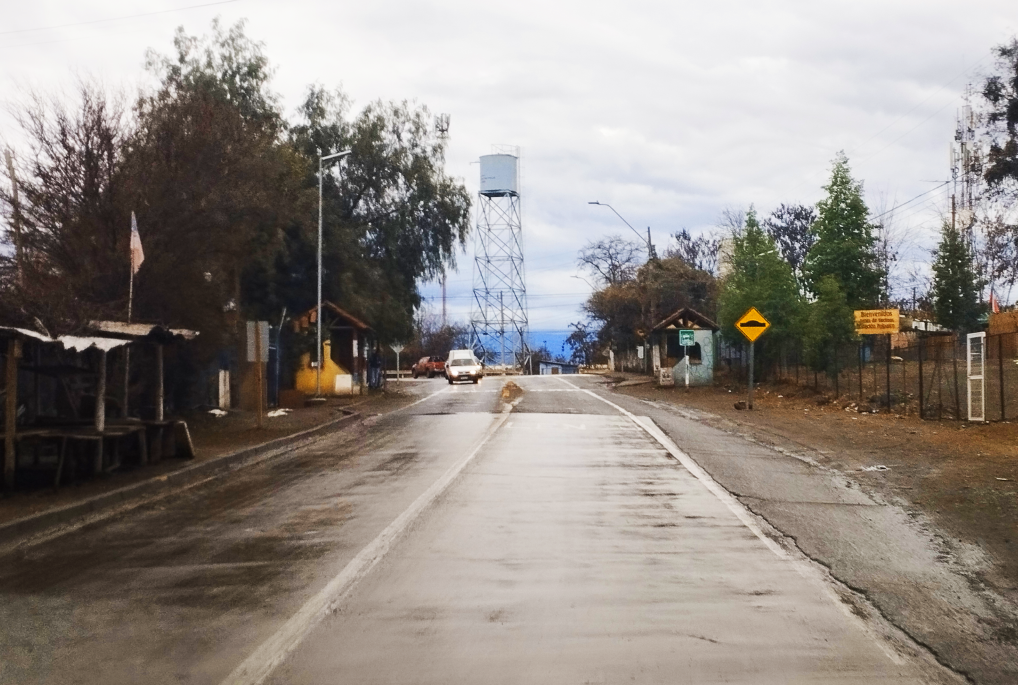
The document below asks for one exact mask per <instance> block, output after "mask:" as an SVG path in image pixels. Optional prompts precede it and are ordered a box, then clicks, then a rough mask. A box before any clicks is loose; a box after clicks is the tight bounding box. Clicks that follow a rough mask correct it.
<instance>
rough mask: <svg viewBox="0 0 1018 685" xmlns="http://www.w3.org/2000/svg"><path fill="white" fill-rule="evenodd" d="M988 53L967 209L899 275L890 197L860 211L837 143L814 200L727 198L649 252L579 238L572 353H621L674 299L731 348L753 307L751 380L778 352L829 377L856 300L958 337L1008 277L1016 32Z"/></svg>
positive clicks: (1013, 253) (1011, 274) (1014, 194)
mask: <svg viewBox="0 0 1018 685" xmlns="http://www.w3.org/2000/svg"><path fill="white" fill-rule="evenodd" d="M995 52H996V56H997V60H996V63H995V66H994V68H993V71H992V72H991V73H990V74H989V75H987V76H986V77H985V78H984V80H983V82H982V84H981V90H980V97H979V101H978V102H977V103H976V105H977V106H976V112H977V114H976V121H977V128H978V130H977V137H978V140H979V142H980V149H981V150H983V151H984V152H983V153H982V154H981V156H980V155H976V156H973V157H972V159H975V160H976V161H975V162H971V161H970V162H969V163H970V165H972V168H971V169H970V171H972V172H974V173H976V175H977V177H978V179H979V184H978V186H979V191H978V194H977V195H978V196H977V197H976V211H975V212H974V214H973V215H971V216H965V217H962V218H961V219H959V218H958V214H959V213H952V211H951V209H950V208H946V209H945V212H944V215H943V216H944V219H943V222H942V228H941V237H940V241H939V243H938V245H937V246H936V248H935V249H933V250H932V251H930V252H929V253H928V254H929V262H928V268H927V269H925V270H924V269H920V272H916V270H915V269H911V270H908V271H907V272H904V273H903V272H902V269H901V267H900V264H899V260H900V257H901V250H902V249H903V245H904V244H906V243H907V242H908V241H910V240H912V239H913V236H909V235H903V230H904V229H902V228H901V227H899V226H896V225H895V224H894V209H893V208H891V209H889V210H885V211H882V212H879V213H876V214H875V213H874V212H873V211H872V210H871V208H870V207H869V206H868V205H867V203H866V200H865V197H864V191H863V184H862V182H861V181H860V180H857V179H856V178H855V177H854V176H853V174H852V170H851V166H850V161H849V159H848V157H847V156H846V155H845V154H844V153H839V154H838V155H837V156H836V157H835V158H834V160H833V161H832V165H831V171H830V176H829V180H828V182H827V184H826V185H824V186H823V189H824V197H823V199H821V200H820V201H819V202H818V203H817V204H816V205H815V206H808V205H801V204H795V203H788V204H781V205H780V206H778V207H777V208H776V209H774V210H773V211H772V212H771V213H770V214H769V215H767V216H766V217H763V218H761V217H760V215H759V213H758V211H757V210H756V209H755V208H754V207H752V206H751V207H749V208H748V209H746V210H742V209H727V210H725V211H724V212H723V213H722V215H721V217H720V219H719V221H718V225H717V227H716V229H715V230H714V231H710V232H707V233H704V234H701V235H697V236H693V235H691V234H690V232H689V231H688V230H686V229H681V230H679V231H676V232H674V233H673V234H672V235H671V239H670V243H669V248H668V249H667V250H666V251H665V254H664V256H663V257H661V258H656V257H654V256H652V255H650V256H648V255H646V254H645V252H646V251H645V250H644V249H642V247H641V246H640V245H639V244H638V243H634V242H632V241H629V240H626V239H624V238H622V237H621V236H612V237H610V238H607V239H602V240H598V241H592V242H590V243H588V244H587V245H586V246H585V247H584V248H583V249H582V250H581V251H580V253H579V257H578V265H579V266H580V268H581V269H583V270H584V271H586V273H587V274H588V275H589V276H590V277H592V278H593V279H595V281H596V283H595V285H596V286H597V287H596V289H595V291H594V292H593V293H592V294H591V296H590V297H589V299H588V300H587V302H586V304H585V305H584V308H583V309H584V312H585V314H586V320H585V321H580V322H577V323H574V324H572V327H573V331H574V332H573V335H571V336H570V338H569V340H568V344H569V345H570V347H571V349H572V353H573V360H574V361H577V362H581V363H587V364H591V363H604V361H605V356H606V354H607V350H609V349H611V350H613V351H614V353H615V355H616V357H619V356H620V355H621V356H623V357H624V358H625V357H627V356H628V358H629V359H630V360H633V359H634V357H635V355H634V354H633V351H634V350H635V348H636V347H637V346H638V345H642V344H644V341H645V340H646V336H647V334H648V333H649V331H650V330H652V328H653V326H654V325H655V324H656V323H658V322H659V321H661V320H662V319H663V318H664V317H666V316H668V315H669V314H670V313H672V312H673V311H675V310H676V309H678V308H680V307H691V308H693V309H696V310H697V311H699V312H701V313H702V314H705V315H706V316H708V317H709V318H711V319H713V320H715V321H716V322H717V323H718V324H719V325H720V327H721V336H722V340H723V341H724V343H726V344H727V345H728V349H730V350H735V351H736V352H735V353H736V354H737V355H739V356H741V352H739V350H741V348H742V347H743V346H744V339H743V337H742V335H741V334H740V333H739V332H738V331H737V330H736V329H735V326H734V324H735V321H736V320H737V319H738V318H739V317H740V316H741V315H742V314H743V313H744V312H745V311H746V310H748V309H749V307H751V306H755V307H757V309H759V310H760V312H761V313H762V314H763V315H764V317H765V318H767V319H768V320H769V321H770V322H771V324H772V327H771V329H769V330H768V332H767V334H766V335H765V336H763V337H762V338H761V339H760V340H758V341H757V344H756V355H757V359H758V360H759V361H760V371H761V372H762V374H763V376H764V377H766V376H767V375H768V374H770V375H773V374H775V373H777V372H778V370H779V369H781V368H783V367H787V365H788V363H789V358H790V356H794V358H795V363H796V364H799V363H804V364H805V365H806V366H807V367H808V368H809V369H810V370H811V371H813V372H814V373H820V374H827V375H828V376H831V377H834V376H835V375H836V374H837V373H838V371H839V369H840V368H841V367H842V366H843V364H844V363H845V362H846V360H845V359H839V354H841V355H842V356H843V355H844V352H843V351H844V350H846V349H848V348H849V347H851V348H853V349H854V348H855V346H856V345H858V344H859V343H861V342H864V341H860V339H859V337H858V336H857V335H856V333H855V326H854V321H853V310H857V309H883V308H898V309H899V310H901V311H902V312H903V313H908V314H909V315H910V316H911V318H913V319H915V320H921V321H926V322H929V323H930V324H932V325H936V326H939V327H940V328H941V329H944V330H949V331H953V332H955V333H956V334H958V335H961V334H964V333H967V332H972V331H975V330H979V329H981V327H983V326H985V322H986V318H987V315H988V314H989V312H990V309H991V308H992V306H993V305H991V303H990V299H991V293H992V294H993V299H994V300H995V302H1000V301H1003V302H1005V303H1006V302H1008V301H1010V295H1011V292H1012V290H1013V288H1014V286H1015V284H1016V283H1018V38H1012V39H1011V40H1010V41H1009V42H1007V43H1005V44H1003V45H1000V46H998V47H997V48H996V49H995ZM1004 308H1005V309H1007V308H1008V307H1006V306H1005V307H1004ZM1011 308H1013V305H1012V306H1011ZM848 361H849V362H850V361H851V360H850V359H849V360H848ZM633 368H636V365H633Z"/></svg>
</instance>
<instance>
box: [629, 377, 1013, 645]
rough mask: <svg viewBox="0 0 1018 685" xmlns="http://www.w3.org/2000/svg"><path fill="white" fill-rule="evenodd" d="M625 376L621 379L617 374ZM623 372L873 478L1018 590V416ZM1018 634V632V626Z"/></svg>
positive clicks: (658, 393) (650, 393) (658, 394)
mask: <svg viewBox="0 0 1018 685" xmlns="http://www.w3.org/2000/svg"><path fill="white" fill-rule="evenodd" d="M613 380H616V379H613ZM635 380H639V379H638V378H637V377H632V376H629V377H621V376H619V377H617V382H616V383H615V384H614V385H615V389H616V391H618V392H621V393H625V394H627V395H630V396H633V397H638V398H641V399H647V400H652V401H658V402H667V403H671V404H675V405H679V406H685V407H689V408H692V409H697V410H700V411H702V412H706V413H705V414H704V415H703V417H702V418H703V420H705V421H707V422H708V423H711V424H714V425H717V426H718V427H723V428H727V429H729V430H733V429H734V430H738V431H740V432H743V433H748V434H749V435H751V436H752V437H753V438H755V439H756V440H758V441H760V442H762V443H764V444H768V445H772V446H776V447H779V448H784V449H793V450H797V451H801V450H802V449H806V450H808V451H809V452H810V453H811V454H812V456H813V457H814V458H815V459H816V460H817V461H818V462H819V463H821V464H822V465H824V466H827V467H831V468H834V469H837V470H839V471H841V472H842V473H844V474H845V475H846V476H848V477H849V478H851V479H853V480H855V481H856V482H858V483H859V484H860V485H862V486H863V487H864V488H866V489H869V490H871V491H874V492H876V493H878V494H879V495H881V496H882V497H884V498H886V499H888V500H890V501H898V502H900V503H901V504H902V505H903V506H904V507H905V508H906V509H912V510H916V511H920V512H922V513H923V514H925V515H926V516H927V517H928V518H929V519H930V520H932V521H934V522H935V523H936V524H937V525H938V527H940V528H941V530H942V531H943V532H944V534H945V535H949V536H951V537H953V538H955V539H957V540H960V541H962V542H969V543H975V544H976V545H978V547H979V548H980V549H982V550H983V551H984V552H985V553H986V555H987V559H988V561H989V563H988V564H986V565H985V566H984V568H985V569H986V570H985V571H984V573H983V578H982V580H984V581H985V582H987V583H988V584H989V585H991V586H993V587H994V588H996V589H998V590H1000V591H1002V592H1003V593H1005V594H1011V595H1012V597H1014V595H1015V594H1018V424H1015V423H1010V422H1003V423H1001V422H998V423H990V424H969V423H967V422H958V421H921V420H919V419H918V417H916V416H915V415H908V416H902V415H899V414H895V413H893V412H891V413H888V412H887V411H886V409H878V411H879V413H875V414H874V413H871V412H870V409H871V408H870V407H869V406H868V405H863V406H859V405H857V404H856V403H855V402H853V401H852V400H850V399H848V398H842V399H841V400H840V401H835V400H833V398H832V397H831V396H830V395H823V394H816V393H814V392H813V391H812V390H808V389H803V388H796V387H795V386H792V385H781V384H775V385H766V386H760V387H758V389H757V392H756V396H755V398H754V405H755V406H754V410H753V411H745V410H737V409H736V408H735V406H734V405H735V403H736V402H737V401H739V400H744V399H745V388H744V387H739V386H734V385H733V386H727V387H726V386H716V387H712V388H693V389H690V390H688V391H687V390H686V389H684V388H657V387H654V386H653V385H652V384H649V383H639V384H634V383H633V381H635ZM1016 638H1018V635H1016Z"/></svg>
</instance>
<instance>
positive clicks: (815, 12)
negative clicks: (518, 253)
mask: <svg viewBox="0 0 1018 685" xmlns="http://www.w3.org/2000/svg"><path fill="white" fill-rule="evenodd" d="M190 4H197V3H195V2H191V3H189V2H187V1H186V0H175V1H174V2H169V1H164V2H160V3H152V2H144V3H143V2H140V1H128V0H118V1H108V2H91V3H88V4H87V5H86V4H84V3H74V2H69V1H65V2H55V1H51V2H45V1H43V2H38V3H31V4H29V3H22V4H20V5H18V6H15V7H11V8H8V9H7V11H6V14H5V23H4V30H8V31H9V30H16V29H25V28H33V27H38V26H51V25H57V24H68V23H73V22H76V21H77V22H81V21H94V20H97V19H108V18H115V17H124V16H128V15H135V14H140V13H144V12H152V11H157V10H162V9H172V8H180V7H186V6H188V5H190ZM216 15H221V16H222V18H223V20H224V21H225V22H227V23H232V22H233V21H235V20H237V19H239V18H241V17H247V18H248V19H249V27H248V32H249V34H250V35H251V36H252V37H254V38H256V39H259V40H263V41H264V42H265V43H266V46H267V51H268V54H269V56H270V58H271V59H272V62H273V64H274V65H275V66H276V67H277V69H278V71H277V75H276V79H275V83H274V85H275V87H276V89H277V90H278V91H279V92H280V93H281V94H282V96H283V98H284V102H285V103H286V105H287V108H288V109H289V110H292V109H293V108H294V107H295V106H296V104H297V102H298V100H299V98H300V96H301V94H302V93H303V91H304V89H305V88H306V86H307V84H309V83H312V82H317V83H323V84H325V85H327V86H333V85H338V84H340V83H342V84H343V86H344V88H345V90H346V91H347V92H348V93H349V94H350V95H351V96H352V97H353V99H354V103H355V106H358V105H361V106H362V105H364V104H365V103H367V102H369V101H371V100H374V99H377V98H384V99H411V100H416V101H418V102H420V103H423V104H427V105H428V106H429V107H430V108H431V109H432V111H434V112H436V113H437V112H448V113H450V114H451V115H452V130H451V134H452V138H451V144H450V149H449V157H448V168H449V171H450V173H452V174H453V175H455V176H460V177H462V178H463V179H464V180H465V182H466V183H467V186H468V187H469V188H471V189H476V187H477V166H476V165H474V166H471V164H470V163H471V162H472V161H474V160H476V159H477V157H478V156H479V155H482V154H486V153H488V152H489V151H490V145H491V144H492V143H509V144H516V145H520V146H522V147H523V150H524V170H525V192H526V196H525V198H524V207H525V215H524V217H525V225H524V230H525V232H526V236H527V237H526V247H527V251H528V253H527V270H528V277H529V283H528V285H529V290H530V292H531V294H532V298H531V303H532V304H533V305H534V310H533V314H532V319H533V320H534V325H535V326H537V325H540V326H542V327H551V328H562V327H563V326H564V325H565V324H566V323H567V322H569V321H571V320H575V319H576V318H577V314H576V311H575V305H576V304H577V303H578V302H580V301H581V300H582V297H583V294H584V293H585V292H586V291H587V290H588V287H587V286H586V285H584V284H583V283H582V281H578V280H576V279H571V278H569V276H570V274H574V273H576V271H575V253H576V250H577V249H578V248H579V247H581V246H582V244H583V243H584V242H585V241H586V240H587V239H588V238H596V237H598V236H602V235H605V234H608V233H621V234H623V235H626V234H628V232H629V229H628V228H626V226H625V225H624V224H622V223H621V222H619V221H618V219H617V218H616V217H615V216H614V215H613V214H612V213H611V212H609V211H608V210H605V209H604V208H599V207H591V206H589V205H588V204H587V202H588V201H590V200H600V201H601V202H610V203H611V204H612V205H613V206H614V207H615V208H616V209H617V210H618V211H619V212H621V213H622V214H623V215H624V216H625V217H626V218H627V219H628V220H629V222H630V223H632V224H633V225H634V226H635V227H636V228H637V229H639V230H641V231H643V230H645V229H646V227H647V226H648V225H649V226H651V227H652V231H653V233H654V240H655V242H656V243H657V244H658V245H664V244H665V243H666V241H667V235H668V234H669V233H671V232H672V231H675V230H677V229H679V228H680V227H683V226H686V227H689V228H690V229H693V230H703V229H706V228H709V227H710V226H711V225H712V223H713V222H714V220H715V219H716V217H717V215H718V214H719V212H720V211H721V209H722V208H724V207H725V206H729V205H734V206H742V207H745V206H748V205H749V204H750V203H755V205H756V206H757V208H758V209H759V210H761V211H762V212H767V211H769V210H770V209H771V208H773V207H774V206H775V205H776V204H778V203H779V202H814V201H816V200H817V199H818V198H819V197H820V196H821V192H822V191H821V189H820V186H821V185H822V184H823V183H824V181H825V179H826V176H827V173H828V169H829V164H830V161H831V159H832V157H833V156H834V154H835V153H836V152H837V151H838V150H841V149H845V150H846V151H847V152H848V153H849V156H850V159H851V162H852V166H853V170H854V172H855V174H856V176H857V177H859V178H862V179H864V180H865V182H866V186H865V187H866V189H867V192H868V199H869V200H870V202H871V204H872V205H873V206H874V207H875V206H876V205H877V204H878V203H879V202H880V200H881V198H884V199H885V202H886V203H892V202H893V200H894V199H896V200H897V201H902V200H905V199H907V198H909V197H912V196H914V195H917V194H919V193H921V192H923V191H925V190H928V189H929V188H930V187H931V186H930V184H929V183H927V181H929V180H936V179H946V178H947V174H948V170H947V168H946V167H947V163H946V148H947V144H948V140H949V138H950V135H951V133H952V130H953V117H954V112H955V109H956V107H957V106H958V105H959V104H960V97H959V95H960V92H961V90H962V88H963V86H964V84H965V83H966V81H967V80H969V79H972V78H974V77H973V72H971V71H970V72H968V73H965V70H966V69H967V68H969V67H971V66H973V65H976V67H977V70H978V68H985V67H986V66H988V65H989V59H988V57H989V51H990V48H991V47H992V46H993V45H995V44H997V43H1000V42H1002V41H1003V40H1005V39H1006V38H1008V37H1009V36H1010V35H1011V34H1012V33H1014V31H1015V30H1016V28H1015V24H1014V19H1013V17H1014V14H1013V3H1011V2H1007V1H1004V0H1000V1H991V2H983V3H979V4H978V5H969V6H966V7H965V8H964V10H959V7H958V5H957V3H948V2H912V1H908V2H895V3H887V2H873V1H871V0H868V1H853V2H824V3H817V2H792V1H786V2H769V3H757V2H724V3H702V2H699V3H693V2H681V3H676V2H635V3H627V4H625V5H622V4H620V3H617V2H615V3H609V2H590V1H587V2H555V3H550V2H547V1H544V2H528V1H524V2H513V3H485V4H480V3H476V2H465V1H463V2H409V1H407V2H372V3H366V2H365V3H358V4H352V3H327V2H316V1H314V0H305V1H304V2H300V3H274V2H267V1H264V0H240V1H238V2H234V3H229V4H220V5H216V6H213V7H206V8H198V9H190V10H182V11H179V12H173V13H168V14H161V15H155V16H148V17H142V18H136V19H125V20H118V21H108V22H101V23H93V24H86V25H82V26H76V27H68V28H62V29H55V30H50V31H38V32H30V33H18V34H10V33H8V34H5V35H0V63H2V65H3V70H2V72H3V74H4V75H5V83H4V90H5V91H6V92H10V91H11V89H12V87H13V85H14V84H15V83H17V82H20V83H25V84H30V85H32V86H35V87H38V88H41V89H51V88H53V89H55V88H57V87H59V86H60V85H62V84H66V83H67V81H68V80H69V75H70V71H71V69H79V70H82V71H86V72H91V73H95V74H98V75H100V76H103V77H105V78H107V79H108V80H110V81H112V82H114V83H137V82H139V81H140V80H141V79H142V78H143V76H142V74H141V67H142V62H143V59H144V51H145V48H147V47H154V48H156V49H157V50H159V51H162V52H169V51H170V50H171V48H172V43H171V41H172V36H173V30H174V28H175V27H176V26H177V25H179V24H183V25H184V26H185V28H186V29H187V30H188V31H189V32H191V33H199V32H204V31H205V30H206V29H207V27H208V25H209V22H210V20H211V18H212V17H213V16H216ZM9 124H10V122H9V120H8V119H0V126H3V129H2V135H3V136H4V137H7V138H9V137H10V135H11V134H10V131H9ZM934 209H935V207H934V206H932V205H930V204H929V203H917V206H915V207H912V206H910V208H909V210H908V212H904V213H903V214H904V215H903V221H907V222H909V223H911V224H912V225H922V224H923V222H926V224H925V226H926V229H930V228H934V229H935V227H936V221H931V217H932V216H933V214H932V213H931V212H932V211H933V210H934ZM927 242H929V239H928V238H927ZM470 266H471V260H470V259H469V255H465V256H464V258H462V259H461V260H460V268H461V272H460V274H459V275H458V276H455V277H454V278H452V279H451V282H450V295H452V296H453V298H454V299H450V303H455V305H454V306H453V307H452V310H453V311H454V312H455V313H456V314H457V315H460V316H463V317H465V313H466V312H467V311H468V309H469V301H470V300H469V290H470V283H471V280H472V277H471V274H470V272H469V268H470ZM427 293H428V294H429V295H436V294H438V291H437V289H436V288H434V287H432V286H429V287H428V288H427ZM561 293H571V295H565V296H561V295H559V294H561ZM552 295H555V297H551V296H552ZM570 298H572V299H570ZM538 302H540V303H541V307H540V308H539V307H538V304H537V303H538Z"/></svg>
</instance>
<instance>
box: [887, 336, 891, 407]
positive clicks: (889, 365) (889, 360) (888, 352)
mask: <svg viewBox="0 0 1018 685" xmlns="http://www.w3.org/2000/svg"><path fill="white" fill-rule="evenodd" d="M887 411H888V412H890V411H891V334H890V333H888V334H887Z"/></svg>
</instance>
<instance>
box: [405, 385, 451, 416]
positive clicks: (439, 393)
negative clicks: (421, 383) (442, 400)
mask: <svg viewBox="0 0 1018 685" xmlns="http://www.w3.org/2000/svg"><path fill="white" fill-rule="evenodd" d="M448 390H449V388H442V389H441V390H439V391H438V392H433V393H431V394H430V395H428V396H427V397H422V398H421V399H419V400H417V401H416V402H411V403H410V404H408V405H407V406H405V407H400V408H399V409H393V410H392V413H393V414H395V413H396V412H398V411H403V410H404V409H409V408H410V407H413V406H414V405H418V404H420V403H421V402H426V401H427V400H430V399H431V398H432V397H434V396H436V395H441V394H442V393H443V392H447V391H448Z"/></svg>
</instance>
